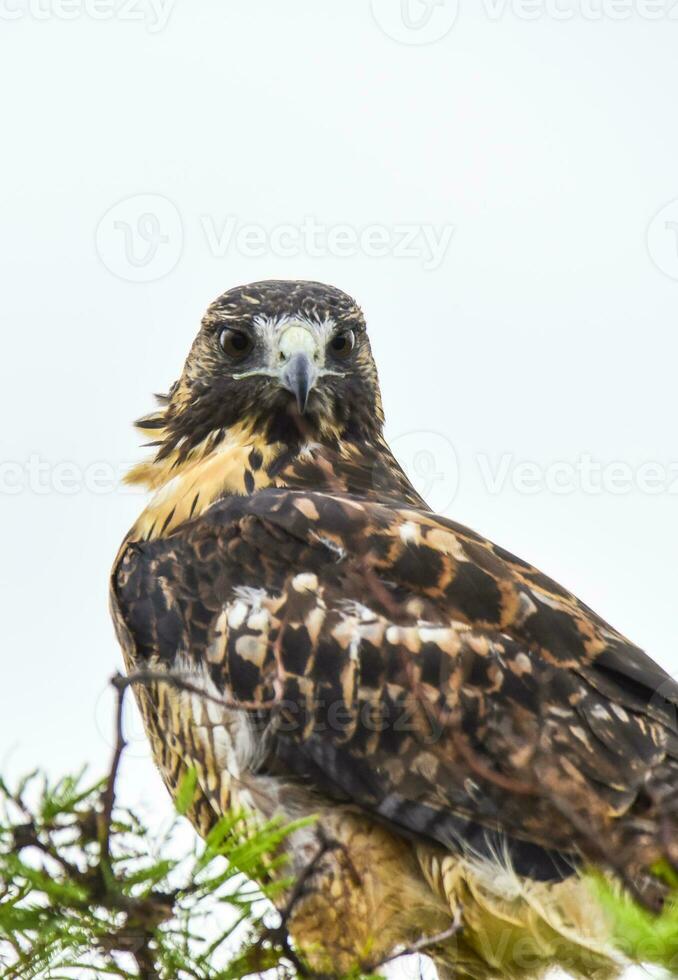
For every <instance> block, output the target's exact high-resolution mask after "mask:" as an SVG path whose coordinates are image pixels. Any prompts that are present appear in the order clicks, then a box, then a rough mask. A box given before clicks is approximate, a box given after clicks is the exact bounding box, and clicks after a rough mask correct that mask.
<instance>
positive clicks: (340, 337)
mask: <svg viewBox="0 0 678 980" xmlns="http://www.w3.org/2000/svg"><path fill="white" fill-rule="evenodd" d="M354 347H355V334H354V333H353V331H352V330H344V332H343V333H338V334H337V335H336V337H333V338H332V340H331V341H330V350H331V351H332V353H333V354H334V356H335V357H348V355H349V354H350V353H351V351H352V350H353V348H354Z"/></svg>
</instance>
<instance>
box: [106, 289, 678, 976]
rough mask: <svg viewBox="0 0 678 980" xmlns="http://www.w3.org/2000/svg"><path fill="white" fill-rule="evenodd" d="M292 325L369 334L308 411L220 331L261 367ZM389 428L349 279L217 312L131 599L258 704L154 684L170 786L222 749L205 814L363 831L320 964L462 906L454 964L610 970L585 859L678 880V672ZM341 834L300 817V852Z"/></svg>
mask: <svg viewBox="0 0 678 980" xmlns="http://www.w3.org/2000/svg"><path fill="white" fill-rule="evenodd" d="M290 322H294V323H296V322H299V323H301V324H302V325H305V328H306V327H308V329H309V330H311V331H312V332H313V333H314V335H316V334H318V335H321V336H322V343H323V344H325V343H327V342H328V338H331V336H333V332H334V331H336V330H345V329H349V328H350V329H351V330H352V331H354V334H355V339H356V343H355V349H354V350H353V351H352V353H351V355H350V358H349V359H348V360H347V361H346V363H345V366H344V370H343V373H342V372H339V371H337V372H336V373H330V374H329V376H328V377H327V378H323V379H322V380H321V381H320V382H319V383H318V385H317V388H316V390H315V391H314V392H313V393H312V396H311V398H310V400H309V405H308V410H307V412H306V413H305V414H303V415H301V414H300V413H299V411H298V410H297V409H296V407H295V406H294V403H293V401H292V399H291V397H290V395H289V393H288V392H287V391H284V390H282V389H281V388H280V387H276V385H275V383H274V382H272V381H271V379H270V378H269V377H247V378H241V379H236V378H234V375H235V374H236V373H238V372H237V371H235V370H234V369H233V366H231V365H229V364H228V363H227V362H225V361H224V359H223V357H222V356H221V354H220V352H219V349H218V345H217V344H216V343H215V337H217V336H218V334H219V331H220V330H222V329H223V328H224V325H227V326H228V325H232V324H237V325H238V329H244V330H246V331H250V332H251V333H252V336H253V337H255V344H254V347H253V350H252V353H251V355H249V356H250V358H251V359H252V360H251V363H252V364H254V365H255V366H256V365H257V364H259V363H260V362H261V363H264V360H262V359H264V358H265V356H267V355H266V351H267V350H268V348H267V347H266V345H269V346H270V345H271V344H275V342H276V337H277V335H278V334H279V332H280V331H281V329H283V328H284V326H285V324H288V323H290ZM318 356H319V357H320V355H318ZM322 356H323V357H325V358H327V363H328V364H331V363H333V362H331V359H330V354H329V353H327V354H323V355H322ZM266 363H268V362H266ZM322 363H325V362H324V361H323V362H322ZM382 423H383V413H382V409H381V400H380V396H379V389H378V383H377V376H376V370H375V368H374V363H373V360H372V357H371V354H370V350H369V344H368V341H367V337H366V333H365V327H364V321H363V318H362V314H361V313H360V311H359V309H358V308H357V306H356V305H355V303H354V302H353V301H352V300H351V299H350V298H349V297H347V296H346V295H345V294H343V293H341V292H340V291H339V290H336V289H333V288H331V287H327V286H322V285H321V284H317V283H286V282H277V283H259V284H253V285H251V286H247V287H242V288H240V289H237V290H232V291H230V292H229V293H226V294H225V295H224V296H223V297H221V298H220V299H219V300H217V301H216V302H215V303H214V304H213V305H212V306H211V307H210V309H209V311H208V313H207V315H206V317H205V319H204V321H203V326H202V328H201V332H200V334H199V335H198V338H197V339H196V342H195V344H194V346H193V348H192V351H191V354H190V355H189V359H188V361H187V363H186V366H185V369H184V373H183V375H182V377H181V379H180V381H179V382H178V383H177V384H176V385H175V386H174V387H173V388H172V391H171V392H170V395H169V396H168V400H167V402H166V403H165V404H163V406H162V407H161V410H160V411H159V412H157V413H156V414H155V415H153V416H150V417H148V418H146V419H144V420H141V422H140V423H139V424H140V426H141V428H143V429H144V430H145V431H147V432H151V433H153V435H152V438H153V440H154V442H155V443H156V450H157V451H156V455H155V458H154V459H153V460H151V461H150V462H149V463H145V464H142V465H141V466H140V467H138V468H137V469H136V470H135V471H134V472H133V474H132V479H135V480H137V481H140V482H144V483H146V485H148V486H149V487H151V488H152V489H154V490H156V496H155V498H154V499H153V500H152V501H151V503H150V504H149V506H148V507H147V508H146V510H145V512H144V513H143V514H142V516H141V517H140V519H139V521H138V522H137V524H136V525H135V527H134V528H133V529H132V531H131V532H130V535H129V536H128V538H127V539H126V541H125V542H124V543H123V546H122V548H121V551H120V554H119V556H118V559H117V561H116V565H115V567H114V571H113V578H112V606H113V611H114V619H115V622H116V627H117V630H118V635H119V637H120V640H121V644H122V646H123V650H124V654H125V660H126V664H127V667H128V669H130V670H131V669H138V668H140V667H141V668H146V667H151V668H152V669H153V670H167V671H180V672H181V673H182V675H183V676H185V677H189V678H190V679H191V681H192V683H193V684H194V685H198V686H199V687H200V688H201V689H204V690H205V691H206V693H208V694H210V695H211V696H212V698H213V699H217V700H218V699H219V698H224V699H226V700H228V701H229V702H238V703H241V704H242V705H244V706H245V707H244V708H243V709H242V710H236V709H234V708H233V707H232V706H231V707H226V706H221V705H219V704H217V703H216V701H215V700H203V699H201V698H200V697H198V696H196V695H195V694H188V693H186V692H181V691H178V690H175V689H172V688H171V687H169V686H167V685H164V684H155V685H151V686H148V687H145V688H140V689H139V691H138V697H139V701H140V705H141V708H142V712H143V715H144V720H145V723H146V726H147V729H148V732H149V735H150V738H151V743H152V745H153V749H154V753H155V757H156V760H157V762H158V765H159V767H160V769H161V772H162V774H163V776H164V778H165V780H166V782H167V784H168V786H169V787H170V790H172V789H173V788H175V787H176V785H177V782H178V780H179V778H180V776H181V773H182V772H183V771H184V769H185V767H186V766H188V765H193V766H195V767H196V768H197V770H198V775H199V785H200V789H201V793H200V796H199V798H198V799H197V801H196V804H195V808H194V813H193V815H192V816H193V819H194V822H195V823H196V826H197V827H198V829H199V830H200V831H201V832H203V833H204V832H206V831H207V830H208V829H209V826H210V823H211V822H212V821H213V820H214V818H215V816H216V815H218V814H219V813H221V812H222V811H223V810H224V809H225V808H227V807H228V806H232V805H238V806H245V807H247V808H249V809H251V810H252V811H253V812H254V813H255V814H259V815H261V816H263V817H271V816H272V815H274V814H281V815H283V816H284V817H286V818H293V817H297V816H300V815H305V814H309V813H319V814H320V826H321V827H322V829H323V830H324V832H325V834H326V835H330V836H333V837H335V838H336V839H338V840H339V841H341V842H342V843H343V844H344V845H345V847H344V849H343V850H338V851H334V852H331V853H328V854H327V855H326V856H325V857H324V858H323V860H322V862H321V863H320V866H319V869H318V871H317V873H316V874H315V875H314V876H313V879H312V886H311V888H310V890H309V892H308V894H307V895H306V897H305V898H304V900H303V901H302V902H301V903H300V904H299V908H298V909H295V915H294V918H293V923H292V925H293V928H294V931H295V935H296V937H297V939H298V941H299V942H300V943H301V944H302V945H303V946H304V948H305V949H306V950H307V951H309V950H311V951H312V952H311V955H312V956H313V957H314V961H315V962H316V963H317V964H319V967H320V965H325V966H326V965H327V963H328V962H329V963H333V964H339V965H340V966H341V968H348V967H349V966H350V965H351V964H352V963H355V962H356V961H358V960H360V959H361V958H362V959H367V958H369V957H370V956H375V955H377V954H382V955H383V954H385V953H387V952H389V951H391V950H392V949H393V948H395V947H396V946H397V945H398V944H399V943H405V942H411V941H413V940H418V939H421V937H422V935H427V934H435V933H437V932H440V931H441V930H443V929H445V927H446V925H449V923H450V920H451V917H452V916H453V915H454V914H455V913H456V912H457V911H460V913H461V916H462V923H463V928H462V931H461V933H460V934H459V935H458V936H456V937H455V938H454V940H451V941H450V943H449V944H448V946H447V947H446V948H443V949H440V950H436V951H434V952H435V955H436V957H437V960H438V962H439V963H440V964H448V965H451V968H452V969H454V970H455V971H456V972H455V974H454V975H455V976H468V977H473V978H475V977H494V976H506V977H528V976H529V977H536V976H540V975H541V974H542V973H543V972H544V970H545V969H546V968H547V967H548V966H549V965H551V964H552V962H554V961H558V962H561V963H563V964H564V965H565V966H566V967H567V969H569V970H570V971H571V972H572V973H573V974H576V975H581V976H601V977H602V976H611V975H613V974H614V973H615V970H616V964H615V962H614V957H613V955H612V953H611V951H610V949H609V947H608V945H607V935H606V929H605V922H604V919H603V918H602V916H601V913H600V912H599V910H597V909H596V908H595V903H594V902H593V900H592V898H591V897H590V896H589V895H588V893H587V892H586V890H585V887H584V886H583V885H582V884H581V883H580V881H579V878H578V870H579V869H580V868H581V867H582V866H583V865H585V864H587V863H592V864H597V865H600V866H602V867H605V868H606V869H607V870H608V871H614V872H616V873H617V874H619V875H620V876H622V877H623V878H624V879H625V880H626V881H627V882H630V881H631V880H633V881H634V882H635V884H636V886H637V888H638V890H639V891H640V892H641V893H643V894H644V895H645V896H646V898H647V901H648V902H649V903H653V902H654V903H656V902H658V901H660V900H661V889H660V888H659V886H657V885H655V884H654V883H652V882H651V881H650V879H649V878H648V877H647V876H646V871H647V869H648V868H649V867H650V865H651V864H652V863H653V862H654V861H656V860H657V859H658V858H659V857H662V856H668V857H670V858H671V859H672V860H675V858H676V851H677V850H678V848H677V846H676V823H675V818H673V817H672V816H671V815H670V814H669V808H668V807H667V805H666V801H667V800H668V799H669V798H670V797H671V796H672V795H675V792H676V789H678V733H677V730H676V724H675V709H676V705H678V687H677V686H676V685H675V683H674V682H673V681H672V680H671V679H670V678H669V677H668V676H667V675H666V674H665V672H664V671H663V670H661V669H660V668H659V667H658V666H657V665H656V664H654V663H653V662H652V661H651V660H650V659H649V658H648V657H647V656H646V655H645V654H644V653H643V652H642V651H641V650H639V649H638V648H636V647H634V646H633V645H632V644H630V643H629V642H628V641H627V640H626V639H624V637H622V636H620V635H619V634H618V633H617V632H616V631H614V630H613V629H612V628H611V627H609V626H608V625H607V624H606V623H604V622H603V621H602V620H601V619H600V618H599V617H598V616H596V615H595V614H594V613H593V612H592V611H591V610H590V609H588V608H587V607H586V606H584V605H583V604H582V603H580V602H579V601H578V600H577V599H576V598H574V597H573V596H572V595H570V594H569V593H568V592H567V591H565V590H564V589H562V588H561V587H560V586H559V585H557V584H556V583H555V582H553V581H552V580H550V579H549V578H547V577H546V576H545V575H543V574H542V573H540V572H539V571H537V570H536V569H534V568H532V567H531V566H529V565H528V564H526V563H525V562H523V561H521V560H520V559H518V558H516V557H514V556H513V555H510V554H509V553H507V552H506V551H504V550H503V549H501V548H499V547H498V546H496V545H493V544H492V543H491V542H489V541H487V540H485V539H484V538H482V537H481V536H479V535H477V534H475V533H474V532H472V531H469V530H467V529H465V528H462V527H460V526H458V525H456V524H455V523H453V522H452V521H449V520H447V519H445V518H442V517H439V516H437V515H435V514H433V513H431V512H430V511H429V510H428V508H427V506H426V504H425V503H424V501H422V500H421V499H420V498H419V496H418V495H417V493H416V492H415V491H414V489H413V488H412V487H411V485H410V484H409V482H408V481H407V478H406V477H405V475H404V473H403V472H402V470H401V469H400V467H399V466H398V464H397V463H396V461H395V459H394V458H393V456H392V455H391V453H390V451H389V449H388V447H387V445H386V443H385V442H384V440H383V436H382ZM316 846H317V842H316V838H315V836H314V833H313V832H311V831H304V832H303V833H302V832H300V833H299V834H297V835H296V836H295V837H293V838H292V841H291V844H290V847H291V850H292V856H293V859H294V866H295V867H296V869H297V870H298V871H300V870H301V869H302V868H303V866H304V864H305V863H306V862H308V861H309V860H311V859H312V856H313V853H314V849H315V848H316ZM521 943H522V944H523V947H522V952H519V951H518V947H519V946H520V944H521Z"/></svg>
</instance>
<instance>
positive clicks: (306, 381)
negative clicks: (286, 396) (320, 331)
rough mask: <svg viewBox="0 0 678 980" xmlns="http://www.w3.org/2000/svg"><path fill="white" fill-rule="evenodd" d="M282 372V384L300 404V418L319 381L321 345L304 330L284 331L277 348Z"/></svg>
mask: <svg viewBox="0 0 678 980" xmlns="http://www.w3.org/2000/svg"><path fill="white" fill-rule="evenodd" d="M278 350H279V352H280V360H281V361H282V368H281V370H280V374H279V377H280V384H281V385H282V387H283V388H285V389H287V391H289V392H291V393H292V394H293V395H294V397H295V398H296V400H297V408H298V409H299V413H300V414H301V415H303V414H304V412H305V411H306V407H307V405H308V396H309V395H310V393H311V392H312V391H313V389H314V387H315V385H316V382H317V380H318V376H319V372H318V360H319V357H320V350H319V347H318V343H317V341H316V340H315V338H314V337H313V335H312V334H311V332H310V330H307V329H306V328H305V327H297V326H292V327H288V328H287V329H286V330H285V331H283V333H282V335H281V337H280V341H279V344H278Z"/></svg>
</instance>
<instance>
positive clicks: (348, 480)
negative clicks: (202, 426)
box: [125, 427, 426, 540]
mask: <svg viewBox="0 0 678 980" xmlns="http://www.w3.org/2000/svg"><path fill="white" fill-rule="evenodd" d="M125 482H127V483H130V484H140V485H142V486H144V487H146V489H148V490H152V491H154V495H153V497H152V499H151V500H150V502H149V503H148V505H147V506H146V508H145V509H144V511H143V512H142V514H141V515H140V517H139V519H138V520H137V522H136V524H135V525H134V527H133V528H132V531H131V532H130V538H131V539H132V540H152V539H155V538H159V537H166V536H167V535H169V534H172V533H173V532H174V531H176V530H177V529H178V528H179V527H180V526H181V525H183V524H186V523H187V522H188V521H192V520H195V519H196V518H197V517H199V516H200V515H201V514H203V513H204V512H205V511H206V510H207V509H208V508H209V507H211V506H212V504H214V503H215V502H216V501H217V500H220V499H222V498H224V497H227V496H230V495H234V494H235V495H241V496H243V495H249V494H252V493H255V492H256V491H257V490H263V489H265V488H266V487H287V488H290V489H299V490H314V491H324V492H328V493H342V494H360V495H361V496H363V497H367V498H372V499H375V500H378V499H389V500H396V501H399V502H400V503H402V504H404V505H409V506H416V507H426V504H425V503H424V501H423V500H422V499H421V497H419V495H418V494H417V493H416V491H415V490H414V488H413V487H412V485H411V484H410V482H409V480H408V479H407V476H406V475H405V473H404V472H403V470H402V469H401V467H400V466H399V464H398V463H397V462H396V460H395V458H394V457H393V455H392V453H391V451H390V449H389V447H388V445H387V444H386V442H385V441H384V440H383V438H381V437H380V438H379V439H377V440H375V441H373V442H367V441H364V440H358V441H351V440H342V441H339V442H333V443H321V442H310V441H309V442H302V441H299V442H294V443H291V444H290V443H285V442H268V441H266V440H265V438H263V437H262V436H261V435H258V434H257V433H256V432H253V431H252V430H251V429H248V428H245V427H238V428H234V429H231V430H229V432H228V434H227V436H226V437H225V438H223V439H222V440H221V441H220V442H219V443H218V444H217V445H214V444H211V443H210V442H209V441H206V443H205V445H204V446H202V447H196V448H195V449H194V450H192V451H191V452H190V453H188V454H184V455H182V454H181V453H180V452H179V451H177V452H175V453H170V454H169V455H163V456H162V458H160V456H156V458H155V459H152V460H149V461H147V462H144V463H141V464H140V465H138V466H135V467H134V468H133V469H132V470H131V471H130V472H129V473H128V474H127V476H126V478H125Z"/></svg>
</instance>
